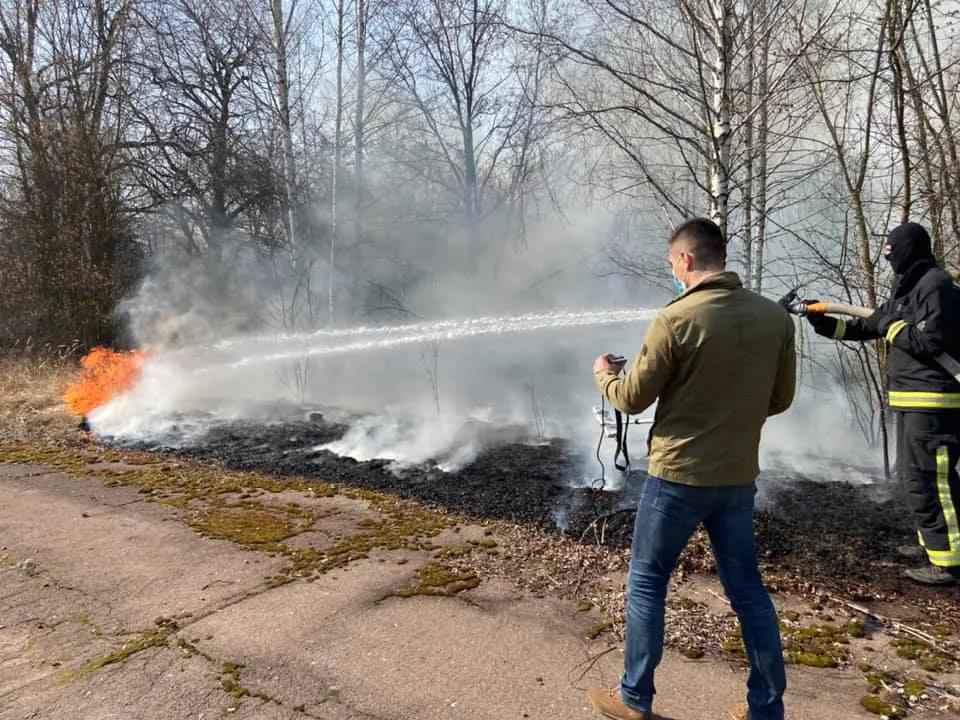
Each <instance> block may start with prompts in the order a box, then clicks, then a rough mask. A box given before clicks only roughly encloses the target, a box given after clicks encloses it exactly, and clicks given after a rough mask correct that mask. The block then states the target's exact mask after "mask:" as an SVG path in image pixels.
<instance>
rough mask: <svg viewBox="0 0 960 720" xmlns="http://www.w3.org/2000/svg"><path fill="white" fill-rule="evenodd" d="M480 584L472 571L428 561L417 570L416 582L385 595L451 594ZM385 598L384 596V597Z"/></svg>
mask: <svg viewBox="0 0 960 720" xmlns="http://www.w3.org/2000/svg"><path fill="white" fill-rule="evenodd" d="M478 585H480V578H479V577H478V576H477V575H476V574H475V573H473V572H469V571H463V570H457V569H454V568H451V567H448V566H446V565H442V564H440V563H430V564H429V565H425V566H424V567H422V568H420V569H419V570H417V583H416V584H415V585H413V586H411V587H407V588H401V589H399V590H395V591H393V592H392V593H390V594H389V595H387V596H386V597H399V598H410V597H416V596H417V595H442V596H447V597H450V596H453V595H457V594H459V593H462V592H463V591H464V590H472V589H473V588H475V587H477V586H478ZM384 599H386V598H384Z"/></svg>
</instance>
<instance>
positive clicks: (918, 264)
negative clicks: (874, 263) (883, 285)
mask: <svg viewBox="0 0 960 720" xmlns="http://www.w3.org/2000/svg"><path fill="white" fill-rule="evenodd" d="M935 267H937V261H936V260H934V259H933V257H925V258H920V259H919V260H916V261H914V263H913V264H912V265H910V267H908V268H907V269H906V270H905V271H904V272H903V274H902V275H897V277H896V281H895V284H894V287H893V296H894V297H902V296H904V295H906V294H907V293H908V292H910V291H911V290H913V288H914V287H916V285H917V283H918V282H920V278H922V277H923V276H924V275H926V274H927V273H928V272H929V271H930V270H932V269H933V268H935Z"/></svg>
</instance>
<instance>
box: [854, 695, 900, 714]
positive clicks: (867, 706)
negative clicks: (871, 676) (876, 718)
mask: <svg viewBox="0 0 960 720" xmlns="http://www.w3.org/2000/svg"><path fill="white" fill-rule="evenodd" d="M860 706H861V707H862V708H863V709H864V710H866V711H867V712H870V713H873V714H874V715H882V716H883V717H888V718H902V717H905V716H906V712H905V711H904V709H903V708H901V707H899V706H897V705H891V704H890V703H888V702H886V701H884V700H881V699H880V698H878V697H877V696H876V695H865V696H864V697H862V698H860Z"/></svg>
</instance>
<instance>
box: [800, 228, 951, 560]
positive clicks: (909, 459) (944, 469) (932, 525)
mask: <svg viewBox="0 0 960 720" xmlns="http://www.w3.org/2000/svg"><path fill="white" fill-rule="evenodd" d="M887 259H888V260H890V262H891V264H892V265H893V269H894V272H895V273H897V279H896V284H895V285H894V288H893V294H892V297H891V298H890V299H889V300H888V301H887V302H886V303H885V304H884V305H883V306H882V307H881V308H879V310H878V312H877V313H876V315H875V316H874V317H873V318H870V319H866V320H846V321H844V320H840V319H835V320H836V325H835V327H833V328H832V330H833V337H834V339H837V340H872V339H877V338H879V337H881V336H882V337H884V338H885V340H886V341H887V343H888V348H889V352H888V356H887V376H888V386H889V405H890V408H891V409H893V410H895V411H896V412H897V416H898V418H897V474H898V476H899V478H900V481H901V482H902V483H904V484H905V486H906V489H907V492H908V498H909V503H910V508H911V510H912V512H913V515H914V518H915V520H916V524H917V527H918V530H919V540H920V544H921V545H922V546H923V548H924V549H925V550H926V552H927V556H928V557H929V559H930V562H931V563H932V564H933V565H936V566H938V567H942V568H951V569H952V568H958V569H960V520H958V515H957V511H958V508H960V479H958V476H957V461H958V459H960V383H958V382H957V380H956V379H955V378H954V377H953V376H951V375H950V374H949V373H948V372H947V371H946V370H944V369H943V368H942V367H940V365H939V364H938V363H937V362H936V361H935V359H934V358H936V357H937V356H938V355H940V354H941V353H944V352H946V353H947V354H949V355H951V356H953V357H954V358H960V286H958V285H957V283H956V282H955V281H954V279H953V278H952V277H951V276H950V274H949V273H947V272H946V271H945V270H943V269H942V268H940V267H939V266H938V265H937V263H936V260H935V259H934V257H933V255H932V253H931V252H930V240H929V236H928V235H927V233H926V230H924V229H923V228H922V227H921V226H919V225H916V224H914V223H906V224H904V225H901V226H900V227H898V228H897V229H895V230H894V231H893V232H892V233H891V234H890V245H889V247H888V253H887ZM876 318H880V319H881V320H880V324H879V328H880V330H879V331H878V330H877V328H878V322H877V320H876ZM818 332H819V330H818Z"/></svg>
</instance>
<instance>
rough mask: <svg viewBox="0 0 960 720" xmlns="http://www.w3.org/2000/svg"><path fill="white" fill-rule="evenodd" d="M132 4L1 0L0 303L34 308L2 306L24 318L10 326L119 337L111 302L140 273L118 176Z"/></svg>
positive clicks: (91, 338) (124, 136) (125, 189)
mask: <svg viewBox="0 0 960 720" xmlns="http://www.w3.org/2000/svg"><path fill="white" fill-rule="evenodd" d="M131 6H132V2H131V0H96V1H95V2H91V3H83V4H77V3H71V2H65V1H60V0H51V1H49V2H43V3H41V2H38V1H37V0H16V1H15V2H6V3H3V5H2V6H0V59H2V65H0V71H2V83H3V84H2V90H0V93H2V94H0V110H2V114H3V116H4V119H5V124H4V126H3V131H2V136H3V149H4V151H6V152H8V153H9V154H8V155H7V156H6V157H5V158H4V159H5V161H6V162H5V163H4V166H5V169H6V178H5V185H6V192H5V193H4V197H3V202H2V206H0V222H2V223H3V225H4V228H3V235H4V239H3V240H0V255H2V258H3V259H2V260H0V264H2V265H3V266H4V268H5V270H6V272H3V275H4V278H3V280H2V285H3V289H4V291H5V293H4V297H3V298H2V299H0V303H3V304H4V305H5V303H6V301H10V300H13V301H14V302H16V303H17V304H18V305H21V306H24V307H25V308H30V310H28V311H20V312H19V313H11V312H9V309H8V308H6V307H2V308H0V315H4V316H5V317H17V316H18V315H19V317H20V318H21V321H22V322H23V323H24V324H23V325H22V326H20V327H19V329H18V328H10V330H9V331H13V332H25V333H29V334H34V335H35V336H36V337H38V338H44V337H53V338H58V339H62V340H69V339H79V340H80V341H81V342H82V343H84V344H90V343H95V342H104V341H109V340H110V339H111V338H112V336H113V329H114V328H113V319H112V311H113V307H114V303H115V302H116V301H117V299H118V297H119V295H120V294H122V293H123V292H124V291H125V290H126V288H127V287H128V283H129V282H130V281H131V280H132V274H133V273H132V272H131V271H133V270H135V268H132V267H130V262H131V261H132V260H134V259H135V255H134V254H133V253H134V251H135V247H134V246H133V243H132V241H131V236H130V219H131V213H132V211H133V210H134V205H133V202H132V196H133V195H134V192H133V191H132V189H131V188H130V187H129V186H128V185H126V184H125V183H124V182H123V181H122V180H121V177H122V173H123V172H124V170H125V155H124V149H125V147H126V145H127V141H128V132H129V129H130V128H129V122H130V112H129V111H130V108H131V106H132V105H133V92H134V89H133V86H132V83H131V79H130V76H129V72H128V70H129V61H130V58H131V54H132V49H133V48H132V44H131V28H132V22H133V20H132V13H131ZM8 263H9V264H8ZM9 271H12V273H10V275H9V276H8V272H9ZM125 273H126V275H125ZM6 293H12V295H13V297H10V296H8V295H6ZM3 330H4V328H0V332H2V331H3Z"/></svg>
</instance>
